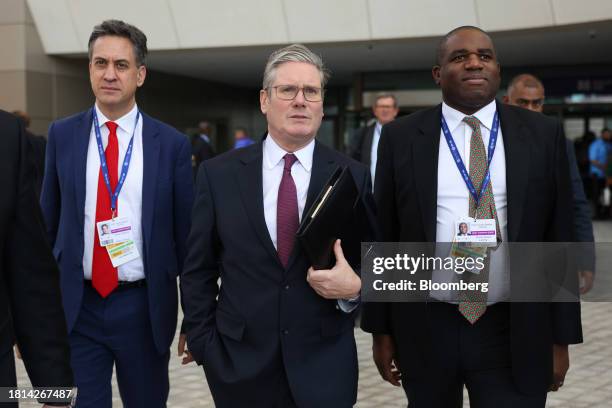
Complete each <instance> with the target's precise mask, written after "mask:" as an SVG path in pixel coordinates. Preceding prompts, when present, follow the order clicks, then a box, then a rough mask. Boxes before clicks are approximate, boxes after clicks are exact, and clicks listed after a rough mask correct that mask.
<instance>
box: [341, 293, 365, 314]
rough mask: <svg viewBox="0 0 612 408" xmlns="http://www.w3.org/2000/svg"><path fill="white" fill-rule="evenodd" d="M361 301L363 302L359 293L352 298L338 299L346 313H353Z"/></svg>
mask: <svg viewBox="0 0 612 408" xmlns="http://www.w3.org/2000/svg"><path fill="white" fill-rule="evenodd" d="M359 303H361V295H357V296H355V297H354V298H352V299H338V307H339V308H340V310H342V311H343V312H344V313H351V312H352V311H353V310H355V309H357V307H358V306H359Z"/></svg>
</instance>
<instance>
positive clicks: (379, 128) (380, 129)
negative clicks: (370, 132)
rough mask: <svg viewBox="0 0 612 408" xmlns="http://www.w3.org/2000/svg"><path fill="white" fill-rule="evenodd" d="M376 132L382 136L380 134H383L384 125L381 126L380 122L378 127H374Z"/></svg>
mask: <svg viewBox="0 0 612 408" xmlns="http://www.w3.org/2000/svg"><path fill="white" fill-rule="evenodd" d="M374 132H375V133H378V134H379V135H380V132H382V125H381V124H380V122H379V121H376V125H374Z"/></svg>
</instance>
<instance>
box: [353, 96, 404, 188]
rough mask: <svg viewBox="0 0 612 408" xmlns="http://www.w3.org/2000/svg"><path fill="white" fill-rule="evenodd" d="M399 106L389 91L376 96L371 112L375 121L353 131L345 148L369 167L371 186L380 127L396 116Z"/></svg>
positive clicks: (354, 157)
mask: <svg viewBox="0 0 612 408" xmlns="http://www.w3.org/2000/svg"><path fill="white" fill-rule="evenodd" d="M398 112H399V108H398V106H397V98H396V97H395V95H393V94H390V93H381V94H378V95H377V96H376V99H375V100H374V105H373V106H372V113H373V114H374V117H375V118H376V121H375V122H374V123H372V124H371V125H370V126H365V127H362V128H360V129H357V130H356V131H355V134H354V135H353V137H352V138H351V142H350V144H349V146H348V149H347V154H348V155H349V156H351V157H352V158H353V159H355V160H357V161H359V162H361V163H363V164H365V165H366V166H367V167H368V168H369V169H370V176H371V177H372V186H374V181H375V180H374V176H375V175H376V160H377V158H378V142H379V141H380V132H381V130H382V127H383V126H384V125H386V124H387V123H389V122H391V121H392V120H393V119H395V117H396V116H397V113H398Z"/></svg>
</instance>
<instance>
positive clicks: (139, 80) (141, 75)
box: [136, 65, 147, 87]
mask: <svg viewBox="0 0 612 408" xmlns="http://www.w3.org/2000/svg"><path fill="white" fill-rule="evenodd" d="M146 77H147V67H145V66H144V65H141V66H140V67H138V73H137V74H136V85H137V86H138V87H141V86H142V84H144V81H145V78H146Z"/></svg>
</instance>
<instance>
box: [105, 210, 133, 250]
mask: <svg viewBox="0 0 612 408" xmlns="http://www.w3.org/2000/svg"><path fill="white" fill-rule="evenodd" d="M96 228H97V229H98V237H99V238H100V246H103V247H105V246H107V245H111V244H118V243H120V242H124V241H130V240H132V224H131V223H130V220H129V219H128V218H127V217H117V218H114V219H110V220H106V221H100V222H98V223H96Z"/></svg>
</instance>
